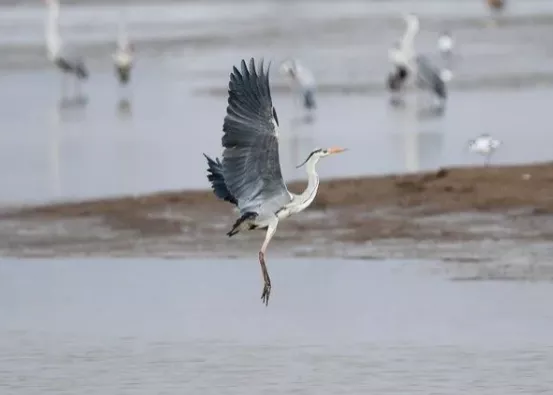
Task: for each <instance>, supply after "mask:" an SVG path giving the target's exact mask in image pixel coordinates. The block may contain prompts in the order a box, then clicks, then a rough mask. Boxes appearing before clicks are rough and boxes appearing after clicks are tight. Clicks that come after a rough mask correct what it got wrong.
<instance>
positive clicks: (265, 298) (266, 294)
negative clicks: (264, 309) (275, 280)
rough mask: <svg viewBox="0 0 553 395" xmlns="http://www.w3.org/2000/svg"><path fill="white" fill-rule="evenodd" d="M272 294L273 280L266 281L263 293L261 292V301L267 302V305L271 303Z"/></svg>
mask: <svg viewBox="0 0 553 395" xmlns="http://www.w3.org/2000/svg"><path fill="white" fill-rule="evenodd" d="M270 295H271V281H269V282H267V281H266V282H265V285H264V286H263V293H262V294H261V301H262V302H263V303H265V306H268V305H269V296H270Z"/></svg>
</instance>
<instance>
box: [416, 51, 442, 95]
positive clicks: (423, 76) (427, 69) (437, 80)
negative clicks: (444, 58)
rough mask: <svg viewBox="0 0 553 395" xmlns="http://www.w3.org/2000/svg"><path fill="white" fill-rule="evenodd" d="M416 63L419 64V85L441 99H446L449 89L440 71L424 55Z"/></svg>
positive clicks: (418, 57) (417, 58)
mask: <svg viewBox="0 0 553 395" xmlns="http://www.w3.org/2000/svg"><path fill="white" fill-rule="evenodd" d="M415 62H416V64H417V82H418V84H419V85H420V86H421V87H423V88H426V89H430V90H432V91H433V92H434V93H435V94H436V95H437V96H438V97H440V98H441V99H446V98H447V88H446V85H445V82H444V81H443V80H442V78H441V76H440V72H439V71H438V69H437V68H436V67H434V66H433V65H432V64H431V63H430V60H428V58H426V57H425V56H423V55H419V56H417V57H416V58H415Z"/></svg>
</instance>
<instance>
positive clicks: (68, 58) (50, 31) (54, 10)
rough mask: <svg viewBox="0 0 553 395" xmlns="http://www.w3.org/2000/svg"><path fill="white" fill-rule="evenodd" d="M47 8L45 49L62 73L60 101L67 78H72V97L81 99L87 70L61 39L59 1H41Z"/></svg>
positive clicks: (64, 91)
mask: <svg viewBox="0 0 553 395" xmlns="http://www.w3.org/2000/svg"><path fill="white" fill-rule="evenodd" d="M43 1H44V2H45V4H46V6H47V7H48V13H47V15H46V49H47V55H48V59H49V60H50V61H51V62H52V63H53V64H54V65H55V66H56V67H57V68H58V69H59V70H60V71H61V72H62V75H63V77H62V85H61V90H62V99H64V100H66V99H68V97H67V87H66V85H67V81H66V78H67V76H72V77H73V78H74V80H73V82H74V84H73V88H74V90H73V95H74V98H75V99H81V98H82V97H81V86H80V84H81V81H84V80H86V79H87V78H88V69H87V67H86V65H85V63H84V61H83V59H82V58H81V57H80V56H78V55H76V54H74V53H72V52H71V51H69V50H68V49H67V48H66V47H65V45H64V43H63V41H62V38H61V34H60V28H59V15H60V3H59V0H43Z"/></svg>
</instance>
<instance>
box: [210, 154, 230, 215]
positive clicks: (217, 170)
mask: <svg viewBox="0 0 553 395" xmlns="http://www.w3.org/2000/svg"><path fill="white" fill-rule="evenodd" d="M204 156H205V158H206V159H207V166H208V168H207V171H208V173H209V174H208V175H207V179H208V180H209V182H210V183H211V188H212V189H213V193H214V194H215V196H217V197H218V198H219V199H222V200H225V201H227V202H229V203H232V204H234V205H237V204H238V202H237V201H236V199H235V197H234V196H232V194H231V193H230V192H229V190H228V188H227V185H226V184H225V178H224V177H223V165H222V164H221V162H220V161H219V158H215V160H213V159H211V158H210V157H209V156H207V155H206V154H204Z"/></svg>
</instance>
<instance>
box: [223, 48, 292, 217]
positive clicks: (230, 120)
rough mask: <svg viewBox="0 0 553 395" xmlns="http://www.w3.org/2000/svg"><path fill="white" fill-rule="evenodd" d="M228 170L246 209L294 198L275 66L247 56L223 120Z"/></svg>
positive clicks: (233, 77)
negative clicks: (274, 91) (284, 164)
mask: <svg viewBox="0 0 553 395" xmlns="http://www.w3.org/2000/svg"><path fill="white" fill-rule="evenodd" d="M223 132H224V135H223V139H222V142H223V147H224V151H223V162H222V165H223V175H224V178H225V184H226V186H227V188H228V190H229V192H230V193H231V194H232V196H234V197H235V198H236V200H237V201H238V207H239V209H240V211H241V212H242V213H245V212H256V213H258V214H261V213H262V212H267V213H268V212H270V211H272V212H276V211H277V210H278V209H280V208H281V207H282V206H284V205H285V204H287V203H289V202H290V200H291V195H290V193H289V192H288V189H287V188H286V185H285V184H284V180H283V179H282V173H281V170H280V161H279V154H278V139H277V136H278V118H277V115H276V111H275V109H274V107H273V103H272V100H271V91H270V88H269V72H268V70H267V71H265V70H264V69H263V61H261V62H260V67H259V70H256V67H255V60H254V59H253V58H252V59H251V60H250V65H249V68H248V67H247V66H246V62H245V61H244V60H242V62H241V70H240V71H239V70H238V69H237V68H236V67H234V68H233V72H232V73H231V74H230V82H229V97H228V106H227V115H226V117H225V121H224V123H223Z"/></svg>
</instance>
